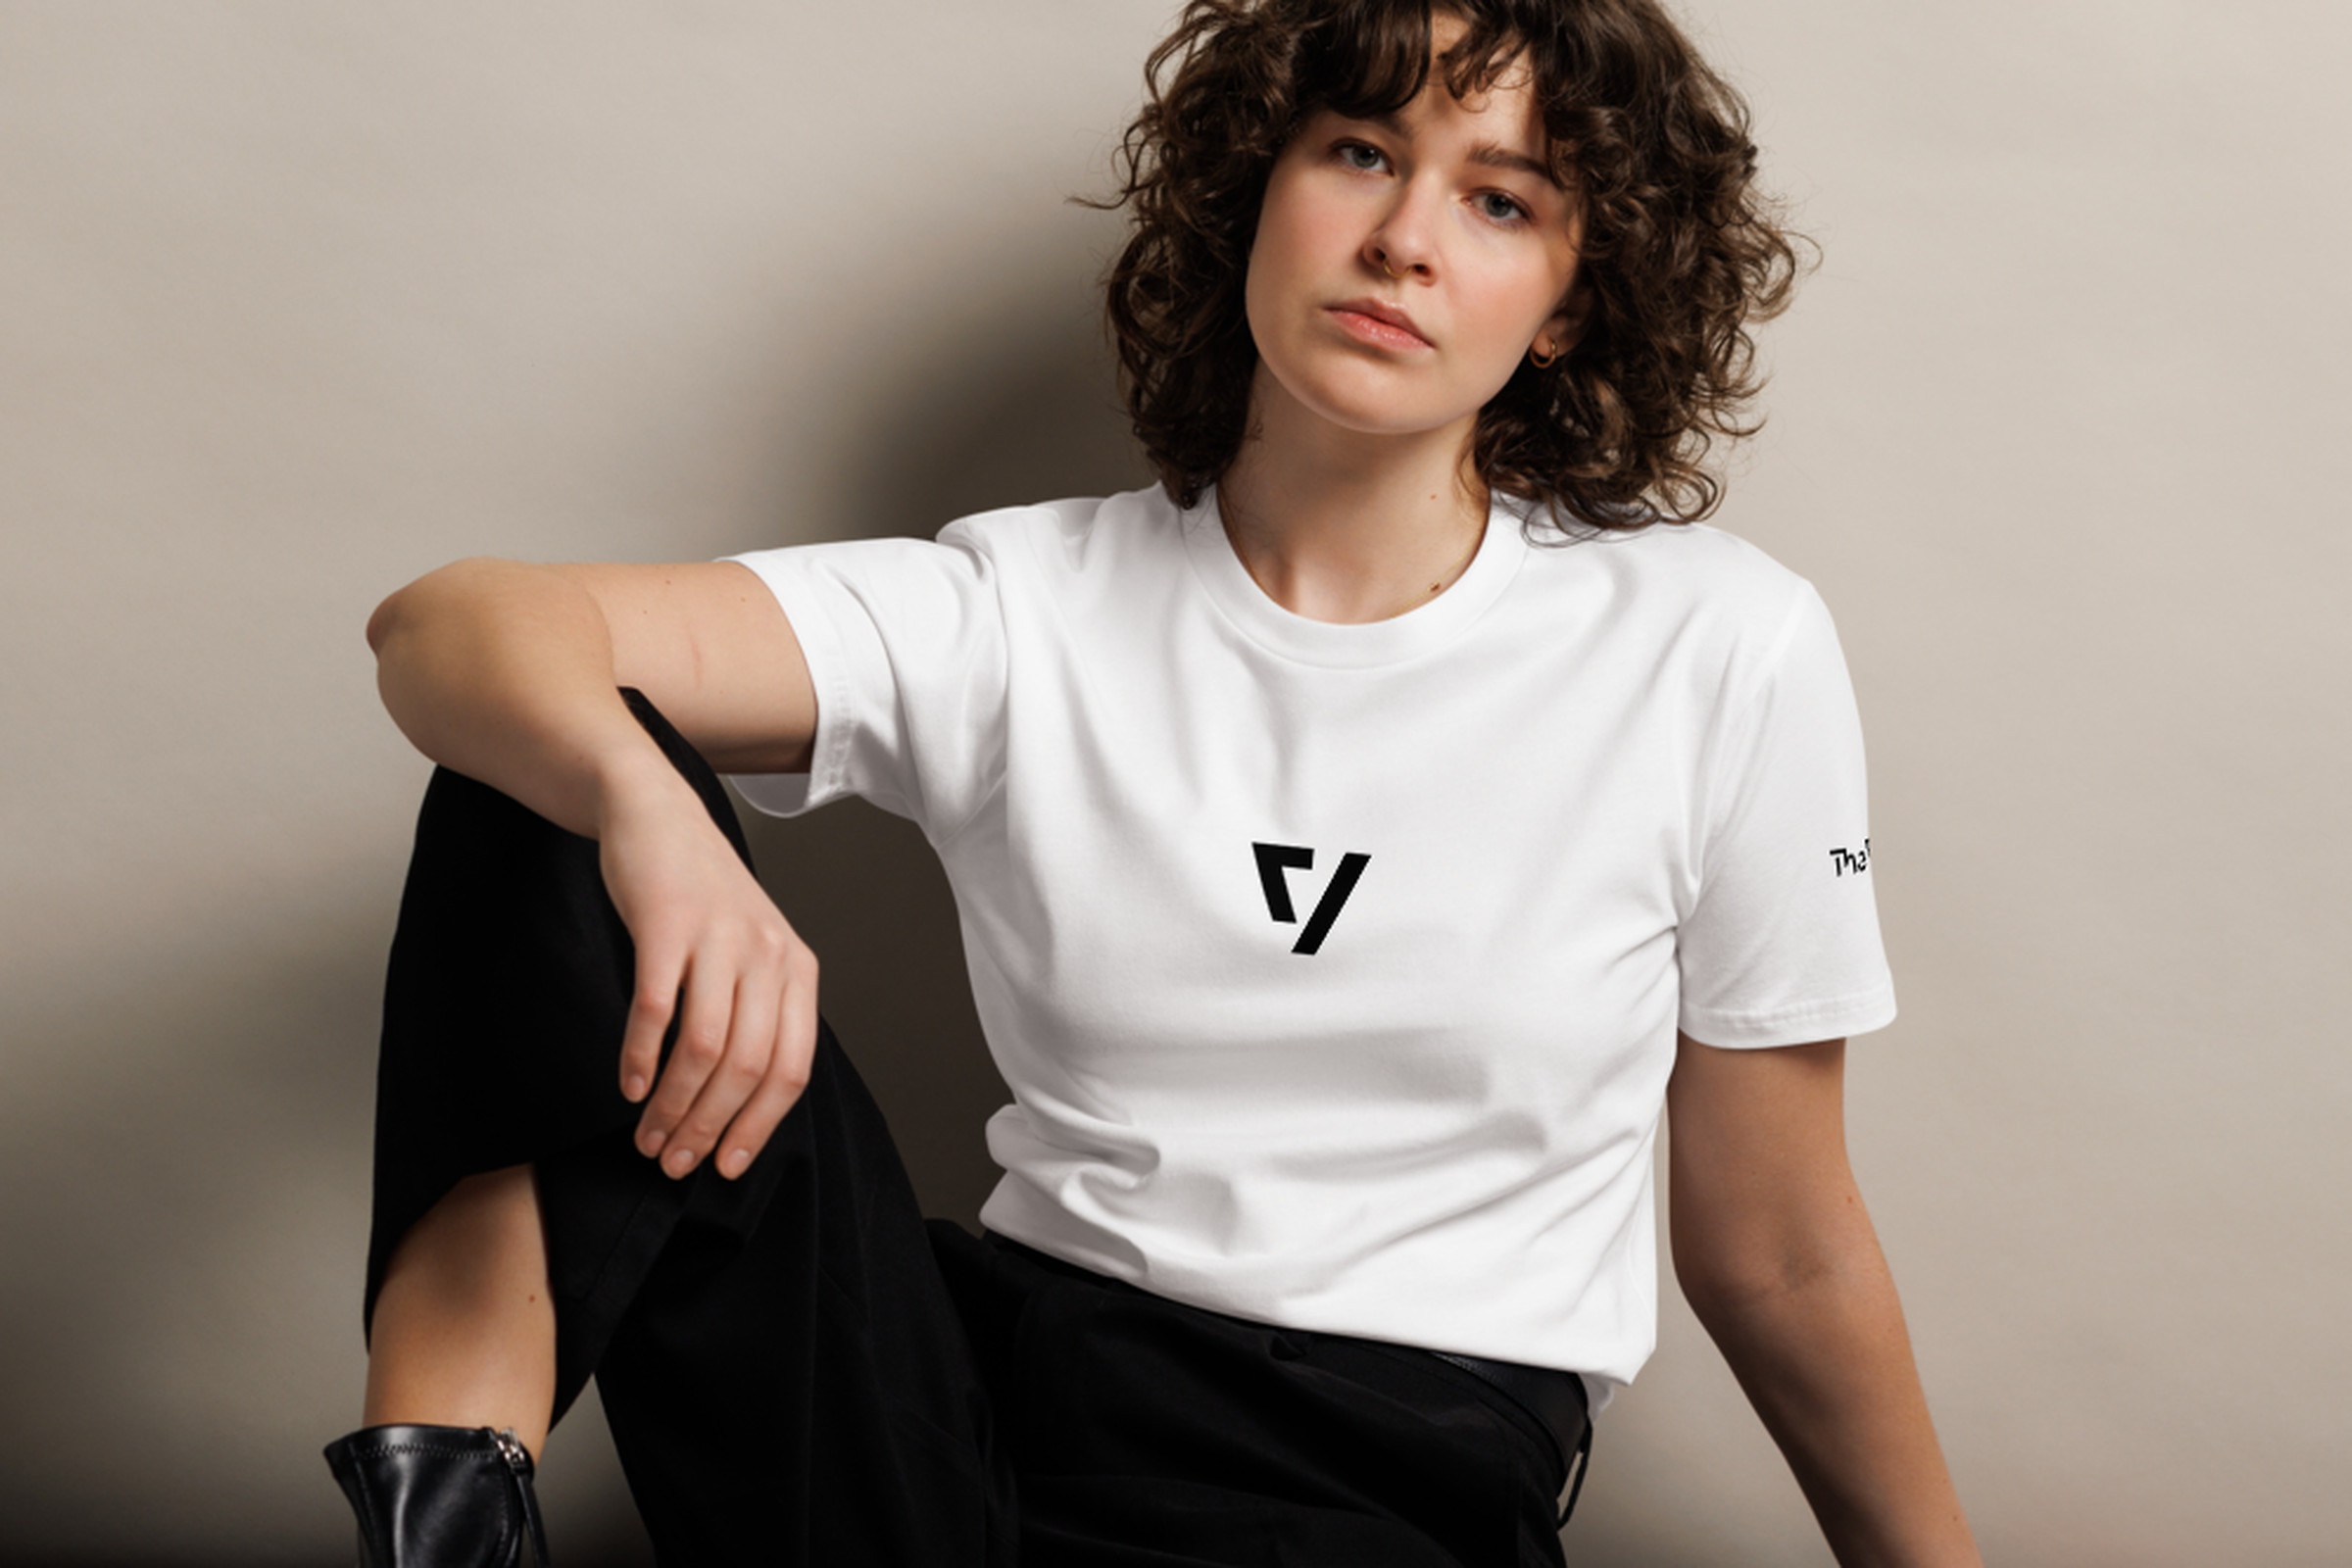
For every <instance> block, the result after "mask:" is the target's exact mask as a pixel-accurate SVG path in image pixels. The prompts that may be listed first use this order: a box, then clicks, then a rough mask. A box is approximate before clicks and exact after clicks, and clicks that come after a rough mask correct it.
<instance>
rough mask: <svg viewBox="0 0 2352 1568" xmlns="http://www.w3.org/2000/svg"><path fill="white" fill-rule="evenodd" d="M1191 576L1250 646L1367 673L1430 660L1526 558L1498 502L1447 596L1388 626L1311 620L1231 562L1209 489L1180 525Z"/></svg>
mask: <svg viewBox="0 0 2352 1568" xmlns="http://www.w3.org/2000/svg"><path fill="white" fill-rule="evenodd" d="M1180 522H1181V528H1182V532H1183V534H1184V542H1185V549H1186V552H1187V553H1188V554H1189V555H1190V556H1191V558H1192V563H1193V568H1194V571H1195V572H1196V573H1197V574H1198V575H1199V577H1200V579H1201V587H1202V589H1203V590H1205V591H1206V592H1207V594H1208V596H1209V598H1210V600H1211V601H1213V602H1214V603H1215V605H1216V607H1217V608H1218V610H1220V611H1221V612H1223V613H1224V614H1225V617H1226V618H1227V619H1228V620H1230V621H1232V622H1233V624H1234V626H1235V627H1236V628H1237V629H1239V630H1240V631H1241V633H1242V634H1243V635H1244V636H1246V637H1248V638H1249V639H1250V641H1251V642H1254V643H1256V644H1257V645H1258V646H1259V647H1261V648H1264V649H1266V650H1267V651H1268V652H1270V653H1274V654H1279V655H1281V656H1282V657H1283V658H1285V659H1291V660H1296V661H1297V662H1299V663H1302V664H1319V665H1322V666H1324V667H1326V668H1332V669H1365V668H1370V667H1372V666H1374V665H1378V664H1393V663H1397V662H1401V661H1404V660H1408V659H1413V658H1416V657H1418V656H1420V655H1422V654H1425V653H1428V652H1430V651H1431V650H1433V649H1436V648H1438V647H1440V646H1442V645H1444V644H1446V643H1449V642H1451V641H1452V640H1453V639H1454V638H1456V637H1458V636H1460V635H1461V634H1462V633H1463V632H1465V631H1467V630H1468V629H1469V628H1470V626H1471V625H1472V624H1473V623H1474V622H1475V621H1477V619H1478V618H1479V617H1480V616H1481V615H1483V614H1485V613H1487V611H1488V610H1490V609H1491V608H1493V606H1494V604H1495V600H1496V599H1499V598H1500V597H1501V596H1502V591H1503V590H1504V589H1505V588H1507V587H1509V586H1510V582H1511V578H1512V577H1513V576H1514V575H1515V574H1516V573H1517V572H1518V569H1519V564H1520V563H1521V562H1522V561H1523V560H1524V559H1525V558H1526V555H1527V539H1526V536H1525V533H1524V530H1523V528H1522V522H1523V519H1522V518H1521V516H1520V515H1519V513H1518V511H1517V510H1516V509H1515V508H1514V507H1513V506H1511V505H1510V504H1509V502H1508V501H1507V499H1506V498H1505V497H1503V496H1501V495H1500V494H1497V495H1495V497H1494V499H1493V501H1492V502H1491V503H1490V504H1489V506H1488V509H1487V531H1486V535H1485V537H1484V538H1482V539H1480V540H1479V543H1478V553H1477V554H1476V555H1474V556H1472V557H1471V558H1470V564H1469V565H1467V566H1465V567H1463V568H1462V574H1461V575H1460V576H1459V577H1456V578H1455V579H1454V580H1453V581H1452V582H1451V583H1449V584H1447V585H1446V590H1445V592H1443V593H1440V594H1438V595H1436V596H1435V597H1434V598H1432V599H1431V600H1430V601H1429V602H1428V603H1426V604H1422V605H1416V606H1414V607H1413V608H1412V609H1411V610H1408V611H1406V612H1405V613H1403V614H1401V615H1392V616H1390V617H1389V618H1388V619H1386V620H1371V621H1362V622H1356V623H1352V624H1343V623H1341V622H1337V621H1328V620H1312V619H1309V618H1308V617H1307V616H1304V615H1301V614H1299V613H1295V612H1293V611H1289V610H1285V609H1284V608H1283V607H1282V606H1281V605H1279V604H1276V603H1275V602H1274V600H1273V599H1272V598H1270V597H1269V596H1268V595H1267V593H1266V591H1265V590H1264V589H1263V588H1260V587H1259V586H1258V585H1257V580H1256V579H1255V578H1253V577H1251V576H1250V570H1249V568H1248V567H1247V566H1244V565H1243V564H1242V561H1241V557H1239V556H1237V555H1236V554H1234V549H1233V541H1232V540H1231V539H1229V538H1227V537H1226V534H1225V523H1224V519H1223V517H1222V515H1220V514H1219V513H1218V511H1217V494H1216V490H1215V487H1213V486H1211V487H1210V488H1209V489H1208V490H1206V491H1204V492H1203V493H1202V495H1201V500H1200V503H1199V504H1198V505H1197V506H1195V507H1193V508H1192V509H1191V510H1190V511H1188V512H1186V513H1184V514H1183V515H1182V516H1181V518H1180Z"/></svg>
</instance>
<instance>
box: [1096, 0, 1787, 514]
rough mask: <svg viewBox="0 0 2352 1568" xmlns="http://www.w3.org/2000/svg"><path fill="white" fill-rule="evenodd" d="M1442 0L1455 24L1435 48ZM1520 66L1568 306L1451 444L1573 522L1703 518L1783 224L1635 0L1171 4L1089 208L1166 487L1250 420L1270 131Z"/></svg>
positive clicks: (1219, 459)
mask: <svg viewBox="0 0 2352 1568" xmlns="http://www.w3.org/2000/svg"><path fill="white" fill-rule="evenodd" d="M1439 12H1442V13H1445V14H1448V15H1451V16H1454V17H1457V18H1459V19H1460V20H1461V21H1462V22H1463V23H1464V24H1465V30H1464V31H1463V32H1462V34H1461V36H1460V37H1459V38H1458V39H1456V41H1455V42H1454V43H1453V45H1452V46H1451V47H1450V48H1448V49H1447V50H1446V52H1445V53H1444V54H1442V55H1439V56H1437V57H1435V58H1434V59H1433V58H1432V45H1431V31H1430V29H1431V22H1432V17H1433V13H1439ZM1518 67H1524V68H1525V69H1526V71H1527V72H1528V73H1529V75H1530V77H1531V78H1532V87H1533V91H1534V93H1535V97H1536V102H1537V105H1538V108H1539V112H1540V114H1541V116H1542V119H1543V123H1544V131H1545V134H1546V136H1547V138H1548V140H1549V143H1550V155H1551V158H1552V160H1553V163H1554V166H1555V169H1556V171H1557V175H1558V177H1559V179H1560V181H1561V183H1562V185H1563V186H1565V187H1566V188H1567V189H1569V190H1570V191H1572V192H1574V193H1575V194H1576V196H1577V198H1578V200H1579V202H1580V204H1581V207H1582V212H1583V217H1584V221H1585V237H1584V242H1583V246H1582V248H1581V251H1580V253H1579V267H1578V276H1579V280H1580V283H1579V286H1580V287H1581V288H1583V289H1585V290H1587V291H1588V298H1589V301H1590V309H1589V312H1588V314H1587V317H1586V321H1585V326H1584V330H1583V333H1582V335H1581V336H1580V337H1579V338H1578V340H1577V342H1576V343H1575V346H1574V347H1573V349H1572V350H1571V351H1570V352H1569V353H1568V354H1566V355H1564V356H1562V357H1561V358H1560V360H1559V361H1558V362H1557V363H1556V364H1554V365H1552V366H1551V367H1550V368H1539V367H1538V366H1536V365H1535V364H1534V362H1533V361H1532V360H1523V361H1522V362H1521V364H1520V366H1519V368H1518V369H1517V370H1516V371H1515V372H1514V373H1513V374H1512V376H1511V379H1510V381H1509V382H1508V383H1507V384H1505V385H1504V386H1503V388H1502V390H1501V391H1499V392H1497V393H1496V394H1495V397H1494V398H1493V399H1492V400H1490V401H1489V402H1488V404H1487V405H1486V407H1485V408H1484V409H1482V410H1481V411H1480V413H1479V417H1478V425H1477V432H1476V434H1475V436H1474V438H1473V442H1472V461H1473V462H1474V464H1475V465H1476V467H1477V471H1478V473H1479V475H1480V477H1481V478H1482V479H1484V480H1485V482H1486V483H1487V484H1488V485H1490V486H1492V487H1493V488H1495V489H1497V490H1501V491H1503V492H1505V493H1506V494H1510V495H1514V496H1518V497H1521V498H1523V499H1525V500H1528V501H1533V502H1537V503H1541V504H1544V505H1546V506H1548V507H1549V509H1551V513H1552V515H1554V516H1555V517H1559V518H1561V519H1562V520H1566V519H1568V518H1573V519H1576V520H1578V521H1581V522H1583V523H1585V524H1587V525H1590V526H1596V527H1602V528H1629V527H1640V526H1642V525H1644V524H1646V523H1649V522H1651V521H1655V520H1659V519H1668V520H1675V521H1688V520H1691V519H1694V518H1698V517H1703V516H1705V515H1708V514H1709V513H1711V512H1713V511H1714V510H1715V508H1716V506H1717V504H1718V503H1719V502H1720V501H1721V499H1722V485H1721V483H1720V481H1719V480H1718V479H1717V478H1716V477H1715V476H1714V475H1713V474H1711V473H1709V472H1708V471H1707V470H1706V468H1705V467H1704V466H1702V464H1703V462H1704V459H1705V457H1706V455H1707V452H1708V449H1709V447H1710V446H1711V445H1712V444H1713V443H1714V441H1715V440H1716V439H1717V438H1731V439H1736V438H1738V437H1741V436H1745V435H1749V434H1752V433H1753V432H1754V430H1755V429H1756V423H1757V421H1755V420H1753V419H1750V418H1748V417H1746V416H1745V412H1744V411H1745V410H1746V408H1747V405H1748V404H1749V401H1750V400H1751V399H1752V398H1753V397H1754V396H1755V394H1756V392H1757V391H1758V389H1759V386H1760V383H1761V377H1760V375H1759V374H1758V371H1757V368H1756V364H1755V344H1754V341H1753V339H1752V338H1751V337H1750V336H1749V334H1748V325H1749V323H1750V322H1753V321H1757V320H1762V319H1768V318H1770V317H1771V316H1773V315H1775V314H1777V313H1778V312H1779V311H1780V310H1781V309H1782V308H1783V307H1784V306H1785V305H1786V304H1787V302H1788V299H1789V289H1790V286H1791V284H1792V283H1793V281H1794V278H1795V275H1796V272H1797V270H1798V267H1797V262H1798V258H1797V246H1798V245H1800V244H1802V243H1804V242H1803V241H1802V240H1800V239H1798V238H1797V237H1796V236H1794V235H1793V234H1791V233H1790V232H1789V230H1788V229H1787V228H1785V227H1784V226H1782V224H1781V223H1780V222H1779V221H1777V212H1776V209H1775V206H1774V204H1773V203H1772V202H1771V201H1770V200H1769V198H1767V197H1766V196H1765V195H1764V193H1763V192H1762V191H1760V190H1759V189H1758V187H1757V184H1756V178H1755V175H1756V148H1755V144H1754V143H1753V142H1751V141H1750V140H1749V139H1748V115H1747V106H1746V104H1745V103H1744V102H1743V101H1742V100H1741V99H1740V95H1739V93H1738V92H1736V91H1735V90H1734V89H1733V88H1732V86H1731V85H1730V84H1729V83H1728V82H1726V81H1725V80H1724V79H1723V78H1722V77H1721V76H1719V75H1717V74H1716V73H1715V72H1714V71H1712V70H1711V69H1709V68H1708V66H1707V64H1706V63H1705V62H1704V61H1702V60H1701V59H1699V57H1698V53H1697V51H1696V50H1695V49H1693V48H1692V47H1691V43H1690V41H1689V40H1688V39H1687V38H1685V37H1684V36H1683V34H1682V32H1681V30H1680V29H1679V28H1677V27H1676V26H1675V25H1674V23H1673V22H1672V21H1671V20H1670V19H1669V18H1668V17H1667V15H1666V13H1665V12H1664V11H1663V10H1661V9H1660V8H1659V6H1658V5H1656V4H1655V3H1653V0H1439V3H1436V4H1433V3H1432V0H1191V3H1190V4H1188V5H1187V6H1186V7H1185V11H1184V15H1183V18H1182V20H1181V21H1180V22H1179V23H1178V25H1177V27H1176V30H1175V31H1174V32H1173V33H1171V34H1170V35H1169V36H1168V37H1167V39H1166V40H1165V41H1164V42H1162V43H1161V44H1160V45H1159V47H1158V48H1157V49H1155V50H1153V51H1152V57H1151V60H1150V62H1149V63H1148V65H1147V66H1146V67H1145V80H1146V85H1147V89H1148V90H1147V95H1146V102H1145V104H1144V107H1143V110H1142V111H1141V113H1139V114H1138V115H1137V116H1136V118H1135V121H1134V123H1132V124H1130V125H1129V126H1128V128H1127V134H1126V137H1125V139H1124V140H1123V142H1122V143H1121V146H1120V153H1119V159H1118V170H1119V176H1120V188H1119V191H1118V194H1117V195H1116V196H1115V197H1114V198H1112V199H1111V200H1110V201H1107V202H1105V203H1103V205H1104V206H1107V207H1125V208H1127V209H1128V210H1129V212H1130V214H1131V216H1132V220H1133V224H1134V227H1133V231H1132V233H1131V234H1130V237H1129V238H1128V241H1127V244H1126V247H1125V249H1124V250H1123V251H1122V252H1121V253H1120V255H1119V258H1118V260H1117V261H1116V262H1115V263H1114V264H1113V265H1112V268H1111V270H1110V274H1109V278H1108V288H1109V300H1108V317H1109V323H1110V328H1111V332H1112V335H1113V337H1114V338H1115V339H1116V342H1117V347H1118V357H1119V370H1120V384H1121V388H1122V391H1123V392H1124V394H1125V396H1126V400H1127V406H1128V409H1129V412H1130V413H1131V414H1133V416H1134V417H1135V431H1136V434H1137V435H1138V436H1139V437H1140V438H1141V439H1142V441H1143V443H1144V447H1145V449H1146V451H1147V453H1148V454H1149V455H1150V458H1151V460H1152V466H1153V467H1154V468H1156V469H1157V470H1158V473H1159V476H1160V479H1161V481H1162V482H1163V483H1164V484H1165V485H1166V486H1167V488H1168V491H1169V493H1170V494H1171V495H1172V496H1174V497H1175V498H1176V500H1177V502H1178V504H1179V505H1182V506H1187V507H1189V506H1192V505H1194V504H1195V503H1197V502H1198V501H1199V500H1200V498H1201V492H1202V490H1203V489H1204V488H1205V487H1206V486H1208V485H1209V484H1210V483H1212V482H1214V481H1215V480H1216V478H1217V477H1218V476H1219V475H1220V474H1222V473H1223V472H1224V471H1225V468H1226V467H1227V466H1228V465H1230V464H1231V463H1232V462H1233V460H1234V457H1235V455H1236V454H1237V453H1238V452H1239V451H1240V449H1241V444H1242V440H1243V437H1244V435H1245V434H1246V431H1247V424H1248V418H1249V406H1250V382H1251V379H1252V376H1253V374H1254V372H1255V369H1256V366H1257V348H1256V345H1255V343H1254V342H1252V340H1251V338H1250V325H1249V321H1248V320H1247V319H1246V318H1245V316H1244V314H1243V288H1244V283H1245V280H1246V277H1247V273H1248V270H1249V262H1250V244H1251V242H1252V240H1253V239H1254V237H1255V234H1256V229H1257V218H1258V208H1259V206H1260V204H1261V202H1262V200H1263V198H1264V195H1265V190H1266V179H1267V174H1268V172H1269V171H1270V170H1271V169H1272V167H1273V164H1274V160H1275V157H1276V155H1277V154H1279V153H1280V152H1281V150H1282V148H1283V144H1284V143H1285V142H1286V141H1288V140H1289V139H1290V137H1291V135H1292V134H1293V133H1294V132H1295V131H1296V129H1297V128H1298V126H1299V123H1301V122H1302V121H1303V120H1304V119H1305V118H1306V117H1307V116H1308V115H1310V114H1312V113H1314V112H1315V111H1317V110H1320V109H1326V108H1328V109H1331V110H1334V111H1336V112H1338V113H1340V114H1342V115H1346V116H1348V117H1349V118H1352V119H1367V120H1368V119H1377V118H1379V117H1381V116H1383V115H1388V114H1394V113H1397V112H1398V111H1400V110H1402V109H1403V108H1404V107H1405V106H1406V105H1407V104H1409V103H1411V102H1412V100H1413V99H1414V98H1415V97H1416V96H1417V95H1418V94H1419V93H1420V91H1421V89H1422V87H1423V86H1424V84H1425V83H1426V82H1427V81H1428V80H1429V77H1430V75H1431V73H1432V72H1433V70H1434V71H1435V72H1437V73H1440V75H1441V77H1442V79H1443V80H1444V81H1445V83H1446V88H1447V90H1448V91H1450V92H1452V93H1453V94H1454V95H1455V96H1456V97H1463V96H1467V95H1470V94H1474V93H1477V92H1481V91H1484V90H1486V89H1488V88H1489V87H1491V86H1492V85H1493V84H1494V83H1495V81H1496V80H1497V79H1499V78H1500V77H1501V76H1502V75H1503V73H1505V72H1506V71H1512V70H1513V69H1515V68H1518Z"/></svg>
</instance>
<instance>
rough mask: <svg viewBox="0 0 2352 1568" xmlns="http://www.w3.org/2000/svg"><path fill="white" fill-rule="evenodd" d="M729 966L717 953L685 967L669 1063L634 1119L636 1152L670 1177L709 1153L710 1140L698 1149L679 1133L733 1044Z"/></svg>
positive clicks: (736, 1076) (737, 1075) (736, 1075)
mask: <svg viewBox="0 0 2352 1568" xmlns="http://www.w3.org/2000/svg"><path fill="white" fill-rule="evenodd" d="M731 968H732V966H731V965H729V964H728V963H726V962H724V961H723V959H722V958H721V957H720V956H717V955H711V956H707V957H706V959H705V961H702V962H699V963H696V964H694V965H693V966H692V967H690V968H689V969H688V970H687V972H686V983H685V985H684V987H683V988H682V989H681V990H680V992H679V1002H678V1036H677V1041H676V1043H675V1044H673V1045H672V1046H671V1047H670V1049H669V1064H668V1065H667V1066H665V1067H664V1068H662V1079H661V1082H660V1083H658V1084H656V1085H655V1087H654V1098H653V1099H652V1100H650V1101H648V1102H647V1103H646V1107H645V1114H644V1115H643V1116H641V1117H639V1118H638V1122H637V1148H638V1151H639V1152H642V1153H644V1154H647V1155H649V1156H654V1157H658V1158H660V1159H661V1161H662V1169H663V1170H665V1171H667V1172H668V1173H669V1174H670V1175H672V1176H683V1175H685V1174H686V1173H687V1172H689V1171H691V1170H693V1169H694V1167H695V1164H696V1162H697V1161H698V1160H700V1159H701V1158H702V1156H703V1155H704V1154H706V1153H708V1152H710V1145H709V1144H708V1143H705V1144H703V1145H701V1146H699V1147H698V1146H695V1145H692V1144H690V1143H688V1142H687V1141H686V1140H685V1139H683V1138H681V1137H680V1136H679V1134H680V1131H681V1129H682V1125H683V1123H684V1122H685V1120H686V1116H687V1113H688V1112H689V1111H691V1110H692V1109H693V1108H694V1105H695V1102H696V1100H697V1099H698V1098H699V1097H700V1096H701V1095H702V1093H703V1090H704V1087H705V1086H706V1085H708V1084H710V1083H711V1079H712V1077H713V1076H714V1075H715V1074H717V1073H718V1072H719V1070H720V1068H721V1066H722V1065H724V1064H725V1063H726V1058H727V1054H728V1047H729V1045H730V1044H732V1043H735V1042H734V1041H733V1039H732V1036H731V1032H730V1023H731V1021H732V1018H733V1014H734V1012H735V1000H736V988H735V984H734V980H733V976H732V974H731V973H730V970H731ZM641 1000H642V999H641ZM765 1066H766V1052H765V1050H761V1051H760V1068H764V1067H765ZM757 1070H758V1069H755V1074H756V1072H757ZM730 1077H731V1078H732V1079H733V1080H737V1081H740V1080H741V1079H742V1077H743V1072H742V1068H741V1066H740V1065H736V1066H734V1067H733V1068H731V1070H730ZM748 1092H749V1086H748V1085H746V1093H747V1094H748Z"/></svg>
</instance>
